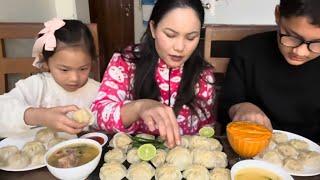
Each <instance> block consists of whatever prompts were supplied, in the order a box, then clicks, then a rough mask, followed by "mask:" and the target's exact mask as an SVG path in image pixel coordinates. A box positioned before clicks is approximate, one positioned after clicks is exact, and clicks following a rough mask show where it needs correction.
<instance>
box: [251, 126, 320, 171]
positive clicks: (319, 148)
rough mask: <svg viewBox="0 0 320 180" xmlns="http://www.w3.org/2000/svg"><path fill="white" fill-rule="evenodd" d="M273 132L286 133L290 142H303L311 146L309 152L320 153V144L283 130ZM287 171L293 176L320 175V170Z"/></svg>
mask: <svg viewBox="0 0 320 180" xmlns="http://www.w3.org/2000/svg"><path fill="white" fill-rule="evenodd" d="M273 132H279V133H284V134H286V135H287V136H288V139H289V140H290V139H298V140H303V141H305V142H307V143H308V144H309V150H311V151H316V152H319V153H320V146H319V145H318V144H316V143H314V142H313V141H311V140H309V139H307V138H305V137H303V136H300V135H298V134H294V133H291V132H287V131H281V130H273ZM253 159H260V158H259V157H258V156H256V157H254V158H253ZM286 171H287V172H288V173H289V174H291V175H293V176H315V175H318V174H320V168H319V169H304V170H303V171H300V172H296V171H290V170H286Z"/></svg>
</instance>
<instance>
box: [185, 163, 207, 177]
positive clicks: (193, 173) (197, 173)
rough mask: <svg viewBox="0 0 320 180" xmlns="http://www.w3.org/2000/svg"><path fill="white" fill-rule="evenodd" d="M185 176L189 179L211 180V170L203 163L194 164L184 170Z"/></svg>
mask: <svg viewBox="0 0 320 180" xmlns="http://www.w3.org/2000/svg"><path fill="white" fill-rule="evenodd" d="M183 177H184V178H186V179H187V180H209V171H208V169H207V168H205V167H204V166H202V165H198V164H193V165H191V166H189V167H188V168H187V169H186V170H185V171H184V172H183Z"/></svg>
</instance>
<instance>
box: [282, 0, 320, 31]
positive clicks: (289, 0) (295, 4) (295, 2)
mask: <svg viewBox="0 0 320 180" xmlns="http://www.w3.org/2000/svg"><path fill="white" fill-rule="evenodd" d="M319 8H320V1H319V0H280V16H282V17H285V18H290V17H297V16H306V17H308V18H309V20H310V24H313V25H316V26H320V10H319Z"/></svg>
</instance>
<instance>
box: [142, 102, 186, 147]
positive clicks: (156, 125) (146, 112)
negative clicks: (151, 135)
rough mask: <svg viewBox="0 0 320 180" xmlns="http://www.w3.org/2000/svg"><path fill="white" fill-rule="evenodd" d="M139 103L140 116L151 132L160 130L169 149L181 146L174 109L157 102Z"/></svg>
mask: <svg viewBox="0 0 320 180" xmlns="http://www.w3.org/2000/svg"><path fill="white" fill-rule="evenodd" d="M139 101H140V107H139V110H138V114H139V116H140V118H141V119H142V120H143V121H144V123H145V124H146V125H147V126H148V128H149V130H150V131H154V130H156V129H158V130H159V133H160V136H161V138H162V139H163V140H166V141H167V144H168V146H169V147H174V146H175V145H179V144H180V141H181V139H180V138H181V137H180V134H179V125H178V123H177V120H176V117H175V114H174V112H173V110H172V108H171V107H169V106H167V105H164V104H162V103H160V102H158V101H155V100H150V99H143V100H139Z"/></svg>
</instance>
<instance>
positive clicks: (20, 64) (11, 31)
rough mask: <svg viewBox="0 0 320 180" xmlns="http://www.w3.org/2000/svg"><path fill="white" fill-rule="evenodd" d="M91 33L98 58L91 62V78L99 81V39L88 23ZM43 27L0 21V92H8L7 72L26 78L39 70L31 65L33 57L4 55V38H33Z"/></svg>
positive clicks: (40, 24)
mask: <svg viewBox="0 0 320 180" xmlns="http://www.w3.org/2000/svg"><path fill="white" fill-rule="evenodd" d="M88 27H89V29H90V31H91V33H92V35H93V38H94V43H95V46H96V49H97V55H98V60H97V61H95V62H94V63H93V66H92V69H91V72H92V73H93V78H94V79H95V80H97V81H100V58H99V43H98V42H99V41H98V32H97V25H96V24H88ZM42 28H43V24H42V23H0V94H3V93H5V92H8V91H9V89H8V79H7V75H8V74H19V75H20V77H21V78H26V77H28V76H30V75H31V74H34V73H38V72H40V71H39V69H37V68H35V67H33V66H32V62H33V60H34V58H32V57H31V54H32V52H30V57H17V58H16V57H15V58H9V57H7V56H6V48H5V40H8V39H34V38H35V37H36V36H37V33H38V32H39V31H40V30H41V29H42Z"/></svg>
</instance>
